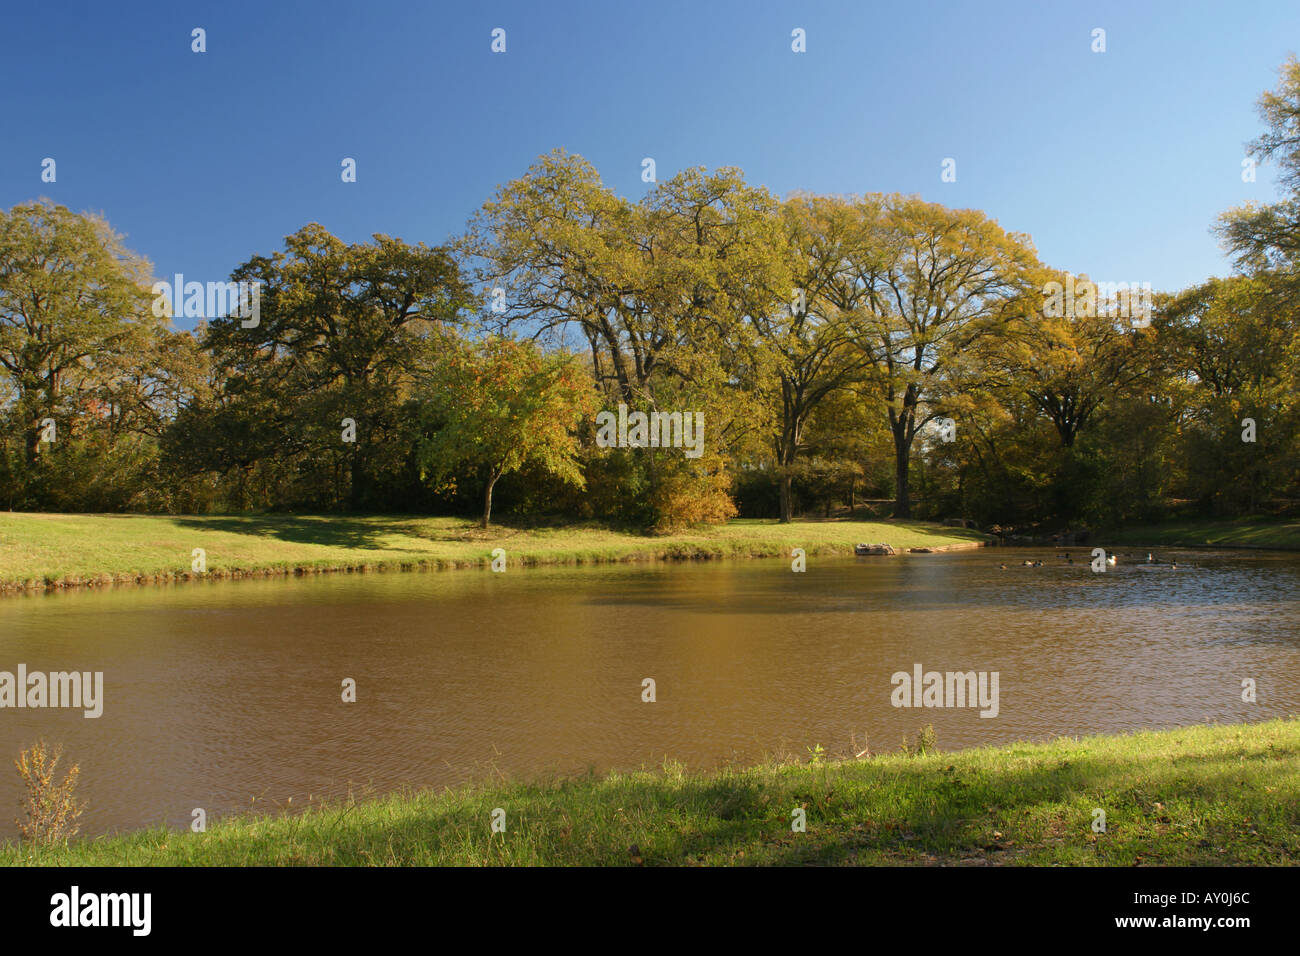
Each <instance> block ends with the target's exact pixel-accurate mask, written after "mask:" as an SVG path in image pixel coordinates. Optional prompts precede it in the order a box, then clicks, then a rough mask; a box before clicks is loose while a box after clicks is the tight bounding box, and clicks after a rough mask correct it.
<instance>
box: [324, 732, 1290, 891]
mask: <svg viewBox="0 0 1300 956" xmlns="http://www.w3.org/2000/svg"><path fill="white" fill-rule="evenodd" d="M1225 760H1231V758H1230V757H1229V755H1189V756H1188V757H1186V758H1183V759H1182V760H1180V761H1179V764H1178V765H1177V767H1172V766H1169V765H1167V764H1163V763H1157V769H1156V770H1155V775H1154V776H1153V775H1152V773H1153V768H1152V761H1151V760H1150V759H1149V758H1144V757H1141V756H1135V757H1132V758H1123V759H1119V760H1116V759H1113V758H1091V757H1088V756H1085V755H1069V756H1067V757H1066V758H1065V759H1063V760H1062V761H1060V762H1057V763H1055V764H1053V763H1049V764H1047V765H1042V764H1038V765H1035V766H1032V767H1028V768H1025V769H1023V770H1008V771H1000V772H998V773H997V775H996V777H993V776H990V775H989V774H983V773H978V772H971V771H970V770H967V769H965V768H963V770H961V771H959V772H958V773H957V776H956V777H953V776H949V775H947V773H946V771H944V770H935V769H934V767H933V766H932V765H931V766H926V767H919V766H918V767H917V768H916V769H915V770H910V769H907V768H904V769H903V771H902V773H903V775H904V776H906V777H915V780H910V781H907V783H908V784H909V786H908V787H907V788H906V789H905V790H904V791H903V792H904V793H905V794H907V795H912V796H914V797H915V799H912V800H910V801H909V802H908V804H907V805H906V806H899V807H896V808H894V809H892V810H891V811H885V812H877V813H876V814H874V819H870V818H868V817H869V816H871V814H869V813H868V812H867V808H866V806H860V805H859V803H858V802H856V801H854V800H853V799H852V798H853V791H854V790H855V789H858V790H861V789H862V788H870V787H872V786H880V785H881V784H882V783H884V781H882V780H881V778H880V774H879V773H877V772H874V771H873V769H872V768H871V766H870V764H869V763H867V764H865V765H857V764H848V765H831V766H829V767H827V768H826V772H825V774H824V775H821V774H818V775H808V774H795V775H790V776H788V777H787V776H782V775H776V776H770V775H760V774H741V775H737V776H734V777H728V778H725V779H721V780H717V779H711V778H705V777H701V778H699V779H689V778H688V779H687V780H684V781H683V780H680V779H676V780H674V779H638V780H632V781H629V780H626V779H624V780H621V781H619V782H618V783H616V784H600V783H597V784H595V785H594V788H593V786H592V785H590V784H585V785H584V784H578V785H575V786H572V787H563V786H561V787H554V786H548V787H542V788H540V789H537V788H520V789H519V790H517V791H516V792H515V793H513V794H512V793H510V792H509V791H507V792H504V793H500V792H490V791H489V792H487V793H485V794H484V795H483V798H482V800H481V801H478V800H475V801H472V804H477V803H480V802H481V803H482V807H481V808H480V807H478V806H476V805H467V804H466V803H465V802H460V803H458V805H457V806H455V807H451V808H438V809H436V810H433V809H431V810H430V811H428V812H426V813H418V814H413V815H407V816H403V817H401V818H399V819H397V820H394V821H393V822H392V823H389V824H378V823H368V822H367V823H364V824H361V825H354V826H352V827H351V828H349V829H347V830H346V832H337V834H336V835H337V843H336V844H335V845H334V846H333V848H332V849H333V852H332V853H331V854H330V855H331V856H332V858H334V859H336V860H337V861H338V862H352V861H365V860H367V859H370V860H374V859H376V858H377V856H382V855H383V854H385V853H391V852H392V851H393V849H394V848H397V850H398V853H399V858H400V856H401V855H405V854H403V853H402V848H403V847H406V848H419V851H420V852H423V853H425V854H427V855H428V856H429V857H430V858H431V859H432V860H433V861H434V862H443V861H444V856H446V857H453V858H452V859H445V862H452V863H457V862H487V863H493V862H501V863H505V864H509V863H514V864H516V865H518V864H520V863H527V862H533V861H536V862H541V863H544V864H550V865H605V866H608V865H615V866H617V865H637V864H638V863H639V862H641V861H644V862H645V863H646V864H649V865H655V864H659V865H689V864H697V863H699V862H700V861H701V860H704V861H707V862H709V863H712V864H715V865H717V864H726V863H734V864H750V863H757V864H760V865H794V866H799V865H840V864H845V863H854V862H856V861H857V860H858V859H859V857H860V856H861V857H864V858H866V859H869V860H871V861H872V862H876V863H882V862H883V863H889V864H894V863H939V862H942V863H949V864H953V863H957V864H962V863H966V864H969V863H1001V862H1016V861H1017V859H1018V857H1019V856H1021V855H1023V854H1028V853H1038V854H1039V858H1040V859H1042V854H1051V853H1053V852H1054V847H1055V846H1058V845H1065V846H1074V847H1075V849H1076V850H1084V849H1090V848H1089V846H1088V834H1089V832H1090V826H1089V825H1090V823H1091V819H1090V818H1086V817H1085V816H1080V818H1079V819H1078V820H1064V819H1063V820H1062V821H1061V823H1062V824H1063V825H1066V826H1067V828H1068V829H1067V832H1066V833H1065V835H1064V836H1062V835H1060V834H1058V835H1055V836H1050V837H1048V838H1045V839H1044V840H1042V841H1039V842H1037V843H1035V844H1033V845H1029V846H1026V845H1023V844H1021V843H1017V844H1015V845H1012V844H1010V843H1008V844H1006V845H1000V844H999V843H998V842H997V840H1000V839H1003V838H1002V837H1000V836H999V837H997V838H995V837H994V828H995V827H1001V828H1003V829H1006V830H1007V838H1006V839H1008V840H1009V839H1010V837H1011V835H1012V833H1014V832H1015V831H1014V829H1013V828H1014V827H1015V826H1016V824H1017V822H1018V821H1019V820H1020V819H1021V818H1022V817H1024V818H1025V819H1029V818H1030V815H1032V814H1033V813H1034V811H1035V810H1041V809H1043V808H1049V813H1057V814H1061V815H1064V814H1075V813H1078V810H1077V807H1076V806H1073V804H1077V801H1078V798H1079V796H1080V795H1081V794H1090V795H1096V800H1097V802H1098V803H1099V805H1101V806H1102V807H1103V808H1106V809H1108V811H1109V814H1110V818H1111V824H1112V828H1111V831H1112V836H1111V838H1110V839H1111V840H1112V841H1123V840H1124V838H1125V837H1127V838H1128V840H1129V842H1128V843H1127V844H1123V843H1122V842H1117V843H1116V844H1115V845H1116V846H1117V847H1118V848H1119V849H1121V850H1124V851H1125V852H1130V851H1131V852H1140V853H1141V854H1142V855H1143V856H1144V857H1145V860H1146V862H1159V861H1160V859H1161V858H1162V854H1165V853H1170V852H1174V850H1175V849H1176V850H1177V852H1178V853H1179V854H1181V857H1182V859H1184V860H1186V859H1188V857H1189V856H1190V857H1191V858H1193V859H1199V858H1203V859H1204V861H1206V862H1213V863H1217V864H1232V863H1239V862H1251V860H1249V859H1248V857H1249V855H1250V853H1252V852H1264V853H1268V854H1271V856H1270V858H1277V857H1278V854H1281V858H1286V857H1287V856H1288V854H1294V853H1295V852H1297V847H1296V846H1295V845H1293V844H1286V845H1282V846H1272V847H1263V846H1260V845H1259V844H1258V843H1245V842H1243V841H1242V838H1241V835H1240V834H1235V833H1231V832H1227V831H1222V830H1221V828H1219V825H1218V824H1216V823H1214V822H1213V821H1211V822H1206V823H1203V824H1201V825H1202V826H1203V828H1204V835H1205V839H1204V840H1202V841H1201V843H1200V844H1193V845H1191V846H1188V845H1186V844H1181V845H1180V844H1179V843H1178V841H1177V840H1173V839H1170V840H1169V842H1168V843H1167V845H1166V844H1164V843H1163V842H1162V840H1161V838H1160V835H1159V834H1160V832H1162V831H1161V828H1162V827H1163V828H1164V831H1165V832H1167V831H1169V830H1170V829H1171V828H1173V827H1176V826H1178V825H1186V824H1188V823H1189V822H1190V821H1184V820H1181V819H1165V817H1167V816H1168V815H1169V813H1170V812H1171V811H1169V810H1167V809H1160V808H1157V807H1156V804H1157V802H1158V801H1161V800H1167V801H1170V802H1173V801H1175V800H1178V799H1188V798H1190V799H1191V800H1192V802H1193V803H1194V805H1195V806H1196V807H1197V808H1202V807H1204V808H1209V807H1215V806H1229V805H1233V806H1239V807H1240V808H1241V809H1242V810H1243V811H1245V812H1247V813H1250V814H1252V815H1253V814H1256V813H1259V812H1262V811H1263V810H1264V809H1265V808H1266V807H1269V806H1275V805H1276V804H1277V801H1278V799H1279V798H1281V799H1283V800H1289V801H1291V804H1290V805H1291V806H1294V794H1293V793H1292V792H1291V791H1292V789H1293V788H1294V769H1293V767H1292V766H1288V764H1290V763H1292V762H1291V761H1287V760H1283V759H1279V758H1278V755H1277V754H1270V753H1269V752H1268V751H1264V752H1260V753H1253V754H1251V755H1249V757H1248V761H1249V763H1248V765H1247V770H1246V773H1247V775H1248V776H1249V777H1250V780H1251V784H1250V786H1249V787H1243V785H1242V776H1243V770H1242V769H1241V767H1239V766H1225V767H1223V768H1221V769H1219V770H1211V769H1206V768H1204V767H1202V768H1201V769H1199V770H1196V771H1195V772H1193V773H1187V772H1186V771H1187V770H1188V769H1189V767H1190V766H1191V765H1195V764H1207V763H1223V762H1224V761H1225ZM894 777H895V774H894V773H892V772H891V774H890V778H891V782H890V784H889V785H892V783H893V782H895V781H894V779H893V778H894ZM963 778H964V779H963ZM1266 785H1267V786H1272V787H1273V788H1274V792H1273V793H1272V794H1266V791H1265V790H1264V787H1265V786H1266ZM866 803H867V801H866V800H862V801H861V804H866ZM497 805H500V806H503V807H504V808H506V809H507V813H508V814H510V815H511V820H512V821H513V822H512V824H511V832H510V836H507V838H506V839H507V840H510V839H512V838H513V839H514V840H521V841H524V845H526V847H527V850H526V852H523V853H521V852H520V851H519V849H518V848H511V847H510V846H509V844H508V843H502V844H501V845H500V846H499V847H498V846H494V845H492V844H490V843H489V840H490V839H491V836H490V834H489V832H488V826H487V820H488V816H487V814H488V810H489V809H490V808H491V807H493V806H497ZM796 806H804V807H806V813H807V826H808V830H807V832H806V833H793V832H791V827H790V823H791V811H792V810H793V809H794V808H795V807H796ZM1057 808H1065V809H1063V810H1058V809H1057ZM1025 811H1030V813H1029V814H1026V813H1025ZM1173 812H1176V811H1173ZM859 815H860V816H861V819H859V818H858V817H859ZM1200 815H1201V811H1200V810H1199V809H1198V810H1197V812H1196V813H1194V814H1192V816H1200ZM1252 818H1253V816H1252ZM624 820H626V821H627V822H626V824H624V823H623V822H622V821H624ZM1139 828H1140V833H1139ZM991 841H992V842H991ZM1054 841H1055V842H1054ZM1211 843H1224V844H1227V845H1228V846H1230V847H1231V849H1230V851H1229V854H1228V855H1222V854H1219V853H1218V852H1217V850H1216V849H1214V848H1213V847H1212V846H1210V845H1209V844H1211ZM1076 844H1077V845H1076ZM326 845H327V844H326V843H320V844H317V848H318V849H323V848H324V847H325V846H326ZM634 845H635V847H636V851H635V853H633V850H632V847H633V846H634ZM1197 846H1204V848H1203V849H1199V850H1198V849H1197V848H1196V847H1197ZM466 853H467V854H468V858H467V859H460V858H455V857H457V856H458V855H459V854H466ZM476 854H477V858H476V857H475V855H476ZM1098 862H1105V857H1099V858H1098Z"/></svg>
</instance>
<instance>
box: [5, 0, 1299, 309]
mask: <svg viewBox="0 0 1300 956" xmlns="http://www.w3.org/2000/svg"><path fill="white" fill-rule="evenodd" d="M194 27H202V28H204V29H205V30H206V31H207V52H206V53H203V54H197V53H193V52H191V49H190V47H191V30H192V29H193V28H194ZM496 27H501V28H503V29H505V30H506V44H507V49H506V53H504V54H494V53H492V52H491V50H490V44H491V31H492V30H493V28H496ZM796 27H798V28H802V29H803V30H805V31H806V36H807V52H806V53H803V54H796V53H793V52H792V51H791V48H790V47H791V30H793V29H794V28H796ZM1097 27H1100V28H1103V29H1105V30H1106V47H1107V49H1106V52H1105V53H1093V52H1092V50H1091V44H1092V37H1091V34H1092V31H1093V29H1094V28H1097ZM0 28H2V29H3V35H4V36H5V50H4V56H3V59H2V60H0V97H2V100H0V102H2V103H3V108H4V116H5V123H4V138H3V141H2V144H0V207H3V208H8V207H10V206H12V205H13V204H14V203H16V202H21V201H24V200H28V199H34V198H36V197H38V196H49V197H50V198H52V199H54V200H55V201H57V202H60V203H63V204H65V205H68V206H70V207H71V208H73V209H77V210H87V209H89V210H95V211H100V212H102V213H104V214H105V215H106V216H107V218H108V220H109V221H110V222H111V223H112V224H113V226H114V227H115V228H116V229H117V230H118V231H120V232H123V233H126V234H127V244H128V245H129V246H130V247H131V248H133V249H135V250H136V251H138V252H140V253H142V254H144V255H146V256H148V257H149V259H150V260H151V261H152V262H153V263H154V266H155V271H156V273H157V274H158V275H159V276H160V277H170V276H171V275H172V274H173V273H175V272H183V273H185V274H186V277H187V279H197V280H199V281H208V280H214V279H221V278H224V277H225V276H226V275H228V274H229V272H230V270H231V269H232V268H233V267H234V266H236V265H237V264H238V263H240V262H243V261H244V260H246V259H247V258H249V257H250V256H251V255H254V254H256V253H270V252H272V251H274V250H276V249H279V248H281V246H282V242H283V237H284V236H285V235H287V234H289V233H291V232H293V231H295V230H297V229H298V228H300V227H301V226H303V225H305V224H306V223H308V222H313V221H315V222H320V223H322V224H324V225H325V226H326V228H328V229H330V230H331V231H332V232H334V233H335V234H337V235H339V236H341V237H343V238H344V239H346V240H349V241H360V240H364V239H367V238H368V237H369V236H370V235H371V234H372V233H375V232H383V233H387V234H389V235H394V236H399V237H401V238H403V239H405V240H407V241H410V242H416V241H424V242H428V243H430V244H434V243H439V242H443V241H445V240H446V239H448V238H449V237H451V236H453V235H455V234H456V233H458V232H459V231H460V230H461V229H462V228H463V227H464V224H465V222H466V220H467V219H468V218H469V216H470V215H471V214H472V213H473V212H474V210H475V209H476V208H477V207H478V206H479V205H480V204H481V203H482V202H483V201H484V200H485V199H486V198H488V197H489V196H490V195H491V194H492V193H493V192H494V191H495V190H496V188H497V187H498V186H499V185H500V184H502V183H504V182H506V181H508V180H510V179H512V178H514V177H516V176H518V175H520V174H522V173H523V172H524V171H525V170H526V169H527V167H528V166H529V165H530V164H531V163H532V162H533V161H534V160H535V159H536V158H537V156H539V155H540V154H542V153H545V152H548V151H550V150H551V149H554V148H556V147H564V148H566V149H568V150H570V151H572V152H576V153H580V154H582V155H583V156H586V157H587V158H588V159H589V160H591V161H592V162H593V163H594V164H595V166H596V168H597V169H598V170H599V171H600V173H601V174H602V176H603V177H604V179H605V181H606V182H607V183H608V184H610V186H612V187H613V188H614V189H615V190H616V191H618V192H619V193H621V194H623V195H627V196H630V197H638V196H640V195H642V194H643V193H644V191H645V190H646V188H647V185H646V184H645V183H643V182H642V181H641V160H642V158H643V157H646V156H650V157H653V158H654V159H655V161H656V164H657V168H658V174H659V178H660V179H661V180H662V179H665V178H667V177H668V176H669V175H671V174H672V173H673V172H674V171H676V170H678V169H681V168H684V167H687V166H699V165H703V166H709V167H717V166H723V165H730V166H739V167H740V168H742V169H743V170H744V171H745V174H746V177H747V179H748V180H749V181H750V182H751V183H756V184H763V185H766V186H767V187H768V188H770V189H771V190H773V191H774V192H775V193H777V194H778V195H786V194H788V193H789V192H791V191H793V190H797V189H806V190H812V191H816V192H827V193H855V192H877V191H879V192H904V193H917V194H920V195H921V196H922V197H924V198H926V199H929V200H933V201H936V202H942V203H945V204H947V205H950V206H958V207H973V208H978V209H982V210H984V211H985V212H986V213H987V214H989V215H990V216H992V217H993V218H995V219H997V220H998V221H999V222H1000V223H1001V224H1002V225H1003V226H1004V227H1006V228H1007V229H1010V230H1014V231H1018V232H1026V233H1029V234H1030V235H1031V237H1032V238H1033V240H1034V243H1035V246H1036V247H1037V249H1038V252H1039V255H1040V256H1041V257H1042V258H1043V260H1044V261H1045V262H1047V263H1049V264H1050V265H1054V266H1057V267H1060V268H1065V269H1070V270H1072V271H1074V272H1088V273H1090V274H1091V275H1092V276H1093V277H1094V278H1096V279H1101V280H1106V281H1117V282H1118V281H1133V282H1151V283H1152V284H1153V285H1154V286H1155V287H1156V288H1157V289H1176V288H1182V287H1184V286H1187V285H1190V284H1192V283H1194V282H1198V281H1200V280H1202V279H1204V278H1205V277H1206V276H1209V275H1222V274H1225V273H1226V272H1227V271H1228V270H1229V266H1228V264H1227V262H1226V260H1225V259H1224V257H1223V255H1222V253H1221V251H1220V250H1219V248H1218V244H1217V242H1216V240H1215V238H1214V236H1213V235H1212V234H1211V233H1210V231H1209V230H1210V226H1211V224H1212V223H1213V220H1214V218H1215V216H1216V215H1217V214H1218V213H1219V212H1221V211H1222V210H1224V209H1227V208H1229V207H1230V206H1233V205H1237V204H1240V203H1242V202H1245V201H1247V200H1250V199H1256V200H1261V201H1272V200H1273V199H1275V198H1276V192H1275V190H1274V188H1273V175H1272V171H1271V170H1270V169H1268V168H1267V167H1263V168H1261V170H1260V172H1259V176H1258V180H1257V182H1255V183H1253V184H1249V183H1243V182H1242V180H1241V165H1240V164H1241V160H1242V158H1243V157H1244V155H1245V153H1244V148H1243V144H1244V143H1245V142H1246V141H1247V140H1249V139H1252V138H1253V137H1254V136H1256V135H1257V134H1258V133H1259V131H1260V126H1259V120H1258V117H1257V115H1256V113H1255V101H1256V99H1257V98H1258V96H1259V94H1260V93H1261V92H1263V91H1264V90H1265V89H1269V88H1272V87H1273V86H1275V85H1276V81H1277V68H1278V66H1279V65H1280V64H1281V63H1282V61H1283V60H1284V58H1285V57H1286V55H1287V53H1288V52H1290V51H1293V50H1300V4H1297V3H1295V2H1294V0H1259V2H1254V3H1252V4H1250V5H1248V6H1245V5H1241V4H1235V3H1200V4H1197V3H1179V2H1167V3H1142V4H1134V3H1129V2H1119V3H1096V2H1090V3H1033V2H1024V3H978V4H976V3H968V4H967V3H955V2H945V3H939V2H932V3H925V2H919V3H912V2H909V3H863V2H859V3H851V2H846V3H831V2H807V3H789V4H786V3H755V2H750V3H742V2H706V0H695V2H690V0H688V2H669V0H655V2H653V3H643V4H631V3H598V2H591V3H577V2H568V0H565V2H538V0H532V2H527V3H500V2H486V3H466V2H462V3H455V4H451V3H446V4H444V3H431V2H419V3H384V2H369V0H368V2H357V3H336V2H320V3H293V4H290V3H274V2H264V3H257V2H253V3H244V2H221V3H195V4H184V3H172V4H168V3H131V4H104V3H98V2H97V3H71V4H67V5H66V6H65V7H64V8H62V9H50V8H49V7H46V6H42V5H38V4H22V5H21V6H19V5H14V4H11V5H8V6H7V8H6V10H5V12H4V13H3V14H0ZM45 157H53V158H54V159H55V160H56V162H57V164H58V165H57V173H58V181H57V182H56V183H44V182H42V181H41V178H40V175H41V161H42V160H43V159H44V158H45ZM344 157H353V158H355V159H356V161H357V182H355V183H343V182H342V181H341V179H340V163H341V161H342V159H343V158H344ZM945 157H952V158H954V159H955V160H956V161H957V181H956V182H955V183H944V182H941V179H940V172H941V163H942V161H943V159H944V158H945Z"/></svg>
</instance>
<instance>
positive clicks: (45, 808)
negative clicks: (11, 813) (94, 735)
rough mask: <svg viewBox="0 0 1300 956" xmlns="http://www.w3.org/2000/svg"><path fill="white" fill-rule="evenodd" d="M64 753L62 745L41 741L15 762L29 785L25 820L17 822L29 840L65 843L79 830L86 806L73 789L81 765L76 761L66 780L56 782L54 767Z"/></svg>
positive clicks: (56, 766) (19, 828) (25, 751)
mask: <svg viewBox="0 0 1300 956" xmlns="http://www.w3.org/2000/svg"><path fill="white" fill-rule="evenodd" d="M62 756H63V745H62V744H58V745H56V746H55V747H54V748H53V749H52V750H51V749H50V748H49V747H48V746H47V745H46V744H45V741H43V740H42V741H38V742H37V743H35V744H32V746H31V747H29V748H28V749H27V750H24V751H23V752H22V753H20V754H19V755H18V759H17V760H15V761H14V766H15V767H17V768H18V775H19V776H20V777H22V778H23V783H24V785H26V787H27V799H26V802H25V805H24V807H23V809H24V813H25V816H26V818H27V819H26V822H24V821H22V820H19V821H15V822H17V824H18V830H19V832H20V833H21V834H22V835H23V838H24V839H25V840H26V841H27V842H28V843H32V844H52V843H65V842H67V841H68V840H69V839H70V838H71V837H73V836H75V835H76V834H77V832H78V830H80V826H78V824H77V819H78V818H79V817H80V816H81V813H82V810H84V809H85V805H84V803H83V802H82V801H81V800H78V799H77V798H76V796H75V795H74V792H75V791H76V789H77V778H78V776H80V774H81V766H80V764H73V765H72V767H71V769H69V770H68V772H67V775H66V776H65V777H64V778H63V781H62V782H59V781H57V780H56V779H55V770H56V769H57V768H58V765H59V759H60V758H61V757H62Z"/></svg>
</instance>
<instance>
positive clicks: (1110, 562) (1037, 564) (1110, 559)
mask: <svg viewBox="0 0 1300 956" xmlns="http://www.w3.org/2000/svg"><path fill="white" fill-rule="evenodd" d="M1133 556H1134V555H1132V554H1131V553H1130V554H1125V555H1124V557H1126V558H1131V557H1133ZM1061 563H1062V564H1074V556H1073V555H1071V554H1068V553H1067V554H1064V555H1062V556H1061ZM1084 563H1085V564H1086V563H1088V562H1084ZM1138 563H1140V564H1164V562H1162V561H1157V560H1156V559H1155V557H1154V556H1153V555H1152V554H1151V552H1149V551H1148V552H1147V559H1146V560H1145V561H1140V562H1138ZM1117 564H1119V556H1118V555H1115V554H1108V555H1106V565H1107V566H1108V567H1112V568H1113V567H1115V565H1117ZM1020 566H1021V567H1024V568H1041V567H1042V566H1043V562H1042V561H1041V560H1039V561H1032V560H1030V559H1028V558H1026V559H1025V560H1024V561H1021V562H1020ZM1168 567H1169V569H1170V570H1171V571H1177V570H1178V562H1177V561H1170V562H1169V563H1168ZM998 569H999V570H1002V571H1005V570H1007V566H1006V565H1005V564H999V565H998Z"/></svg>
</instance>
